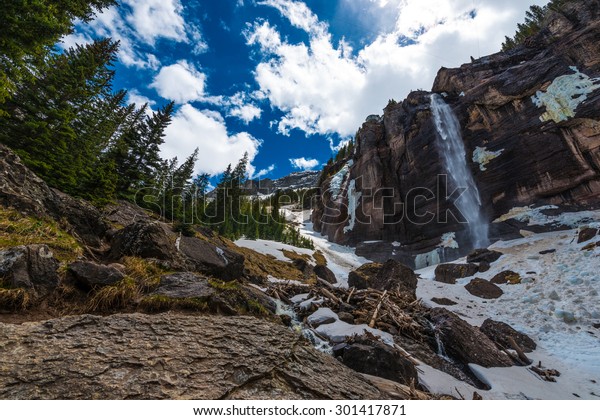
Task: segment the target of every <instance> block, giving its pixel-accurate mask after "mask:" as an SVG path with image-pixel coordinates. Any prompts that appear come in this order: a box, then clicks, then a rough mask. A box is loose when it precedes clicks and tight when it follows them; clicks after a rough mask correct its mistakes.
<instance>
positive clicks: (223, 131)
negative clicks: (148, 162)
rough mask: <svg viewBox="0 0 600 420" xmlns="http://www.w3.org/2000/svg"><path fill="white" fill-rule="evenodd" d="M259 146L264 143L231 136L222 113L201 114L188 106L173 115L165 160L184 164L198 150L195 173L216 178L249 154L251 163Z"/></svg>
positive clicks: (241, 134) (246, 137) (252, 138)
mask: <svg viewBox="0 0 600 420" xmlns="http://www.w3.org/2000/svg"><path fill="white" fill-rule="evenodd" d="M260 145H261V141H260V140H257V139H255V138H254V137H252V136H251V135H250V134H248V133H245V132H243V133H237V134H234V135H230V134H229V133H228V132H227V127H226V125H225V122H224V120H223V117H222V116H221V115H220V114H219V113H217V112H211V111H202V110H198V109H197V108H195V107H194V106H192V105H190V104H185V105H183V106H182V107H181V108H179V110H178V111H177V112H176V113H175V114H174V115H173V120H172V122H171V124H170V125H169V126H168V127H167V129H166V132H165V143H164V145H163V147H162V157H163V158H166V159H170V158H173V157H177V158H178V160H179V161H180V162H183V161H184V160H185V158H187V157H188V156H189V155H191V154H192V153H193V151H194V149H196V148H199V149H200V153H199V155H198V162H197V163H196V168H195V170H196V172H206V173H208V174H210V175H217V174H220V173H222V172H223V171H224V170H225V168H227V165H228V164H230V163H232V164H235V163H237V161H239V160H240V159H241V158H242V157H243V156H244V153H246V152H247V153H248V158H249V161H250V162H252V160H253V159H254V158H255V157H256V155H257V153H258V149H259V147H260ZM253 170H254V169H253Z"/></svg>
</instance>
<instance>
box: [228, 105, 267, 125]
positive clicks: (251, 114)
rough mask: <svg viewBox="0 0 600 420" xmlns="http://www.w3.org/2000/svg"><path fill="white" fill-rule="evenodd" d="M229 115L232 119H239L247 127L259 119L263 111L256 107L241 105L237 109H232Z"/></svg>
mask: <svg viewBox="0 0 600 420" xmlns="http://www.w3.org/2000/svg"><path fill="white" fill-rule="evenodd" d="M229 115H230V116H232V117H236V118H239V119H240V120H242V121H243V122H244V123H245V124H246V125H248V124H250V122H252V121H253V120H255V119H259V118H260V116H261V115H262V109H260V108H259V107H257V106H256V105H251V104H250V105H240V106H237V107H235V108H232V109H231V110H230V111H229Z"/></svg>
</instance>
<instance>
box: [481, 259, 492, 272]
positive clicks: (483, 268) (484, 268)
mask: <svg viewBox="0 0 600 420" xmlns="http://www.w3.org/2000/svg"><path fill="white" fill-rule="evenodd" d="M491 268H492V265H491V264H490V263H489V262H485V261H482V262H480V263H479V272H480V273H486V272H488V271H490V269H491Z"/></svg>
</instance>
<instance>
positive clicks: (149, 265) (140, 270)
mask: <svg viewBox="0 0 600 420" xmlns="http://www.w3.org/2000/svg"><path fill="white" fill-rule="evenodd" d="M122 263H123V265H124V266H125V274H126V275H127V276H126V277H125V278H124V279H123V280H121V281H120V282H119V283H117V284H114V285H112V286H105V287H103V288H101V289H98V290H96V291H94V292H93V295H92V297H91V299H90V300H89V302H88V305H87V310H89V311H92V312H95V311H115V310H119V309H125V308H127V307H130V306H132V305H134V304H136V302H137V301H138V300H139V299H140V298H141V296H142V295H143V294H144V293H148V292H151V291H152V290H154V289H156V288H157V287H158V286H159V285H160V277H161V276H162V275H163V274H166V272H165V271H164V270H163V269H161V268H160V267H159V266H158V265H156V264H155V263H153V262H150V261H148V260H145V259H143V258H137V257H125V258H123V259H122Z"/></svg>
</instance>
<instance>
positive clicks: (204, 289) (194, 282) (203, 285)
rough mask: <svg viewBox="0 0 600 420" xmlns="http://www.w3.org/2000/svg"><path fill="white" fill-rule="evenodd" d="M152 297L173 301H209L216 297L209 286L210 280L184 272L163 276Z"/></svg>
mask: <svg viewBox="0 0 600 420" xmlns="http://www.w3.org/2000/svg"><path fill="white" fill-rule="evenodd" d="M152 295H160V296H165V297H168V298H172V299H189V298H193V299H202V300H208V299H210V298H211V297H213V296H214V295H215V290H214V289H213V288H212V286H210V285H209V284H208V279H206V278H204V277H200V276H198V275H196V274H194V273H186V272H182V273H174V274H168V275H164V276H162V277H161V278H160V286H159V287H158V288H157V289H156V290H155V291H154V292H153V293H152Z"/></svg>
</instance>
